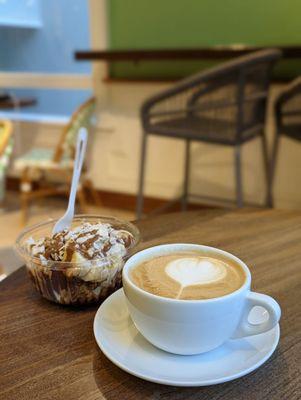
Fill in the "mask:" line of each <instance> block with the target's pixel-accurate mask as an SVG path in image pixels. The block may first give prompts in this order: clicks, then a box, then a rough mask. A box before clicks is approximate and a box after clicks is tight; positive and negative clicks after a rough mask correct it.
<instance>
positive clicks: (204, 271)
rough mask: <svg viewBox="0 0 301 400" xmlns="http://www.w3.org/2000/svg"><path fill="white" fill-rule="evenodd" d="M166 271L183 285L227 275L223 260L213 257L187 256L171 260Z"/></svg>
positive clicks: (214, 280) (217, 278) (199, 282)
mask: <svg viewBox="0 0 301 400" xmlns="http://www.w3.org/2000/svg"><path fill="white" fill-rule="evenodd" d="M165 272H166V274H167V275H169V277H170V278H172V279H174V280H175V281H177V282H178V283H179V284H180V285H181V287H182V288H183V287H186V286H191V285H201V284H207V283H212V282H216V281H218V280H220V279H223V278H224V277H225V275H226V267H225V265H224V264H223V262H219V261H218V260H216V259H211V258H199V257H198V258H197V257H189V258H188V257H185V258H179V259H177V260H173V261H171V262H169V263H168V264H167V266H166V268H165Z"/></svg>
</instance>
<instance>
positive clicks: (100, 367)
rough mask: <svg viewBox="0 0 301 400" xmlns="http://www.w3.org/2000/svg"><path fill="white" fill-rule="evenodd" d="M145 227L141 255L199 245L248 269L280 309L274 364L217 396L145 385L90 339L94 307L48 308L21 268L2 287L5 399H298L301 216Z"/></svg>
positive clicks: (180, 218)
mask: <svg viewBox="0 0 301 400" xmlns="http://www.w3.org/2000/svg"><path fill="white" fill-rule="evenodd" d="M138 225H139V227H140V229H141V231H142V234H143V239H144V240H143V242H142V243H141V244H140V248H144V247H148V246H151V245H155V244H159V243H168V242H194V243H202V244H207V245H212V246H217V247H221V248H222V249H225V250H228V251H230V252H233V253H234V254H236V255H237V256H238V257H240V258H242V259H243V260H244V261H246V263H247V264H248V265H249V266H250V269H251V271H252V273H253V288H254V289H255V290H256V291H260V292H264V293H267V294H269V295H271V296H273V297H275V298H276V299H277V300H278V301H279V303H280V304H281V307H282V312H283V316H282V319H281V339H280V344H279V347H278V348H277V350H276V352H275V353H274V355H273V356H272V357H271V359H270V360H269V361H268V362H267V363H266V364H264V365H263V366H262V367H261V368H259V369H258V370H257V371H255V372H253V373H251V374H250V375H247V376H245V377H243V378H241V379H238V380H235V381H232V382H228V383H225V384H221V385H216V386H210V387H205V388H204V387H203V388H175V387H170V386H162V385H157V384H153V383H149V382H145V381H143V380H141V379H139V378H135V377H133V376H131V375H128V374H127V373H125V372H123V371H121V370H120V369H119V368H117V367H116V366H115V365H113V364H112V363H111V362H110V361H109V360H108V359H106V357H105V356H104V355H103V354H102V353H101V351H100V350H99V349H98V347H97V345H96V343H95V340H94V337H93V331H92V322H93V318H94V314H95V311H96V307H92V308H91V307H90V308H81V309H73V308H68V307H62V306H59V305H55V304H52V303H50V302H47V301H46V300H43V299H41V298H40V297H39V296H38V295H37V294H36V293H35V292H34V290H33V289H32V287H31V285H30V282H29V280H28V279H27V276H26V274H25V269H24V267H23V268H21V269H19V270H18V271H16V272H15V273H13V274H12V275H11V276H9V277H8V278H7V279H5V280H4V281H3V282H2V283H1V284H0V399H1V400H4V399H5V400H12V399H14V400H21V399H24V400H35V399H39V400H60V399H64V400H69V399H72V400H77V399H82V400H98V399H110V400H113V399H117V400H126V399H138V400H140V399H143V400H144V399H152V400H163V399H164V400H167V399H174V400H181V399H183V400H184V399H185V400H189V399H202V400H209V399H210V400H215V399H216V400H217V399H219V400H221V399H222V400H227V399H231V400H233V399H247V400H252V399H256V400H262V399H269V400H277V399H279V400H280V399H281V400H297V399H300V398H301V385H300V383H301V378H300V372H301V371H300V365H301V357H300V347H301V346H300V328H301V318H300V316H301V307H300V293H301V284H300V272H301V213H297V212H284V211H272V210H261V211H258V210H257V211H254V210H250V211H239V212H229V211H222V210H220V211H208V212H207V211H206V212H205V211H199V212H192V213H185V214H180V213H177V214H168V215H165V216H158V217H156V218H152V219H148V220H145V221H142V222H139V223H138Z"/></svg>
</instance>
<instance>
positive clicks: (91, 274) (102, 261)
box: [26, 222, 134, 280]
mask: <svg viewBox="0 0 301 400" xmlns="http://www.w3.org/2000/svg"><path fill="white" fill-rule="evenodd" d="M133 240H134V238H133V236H132V234H131V233H130V232H128V231H125V230H121V229H115V228H113V227H112V226H111V225H110V224H106V223H101V222H99V223H96V224H91V223H89V222H83V223H82V224H81V225H79V226H77V227H75V228H73V229H70V230H67V229H66V230H64V231H61V232H58V233H56V234H55V235H52V236H49V237H48V236H46V237H43V238H40V239H38V240H34V239H33V238H32V237H31V238H29V239H28V240H27V242H26V248H27V250H28V252H29V253H30V254H31V255H32V256H34V257H37V258H39V259H40V261H41V264H42V265H47V262H48V261H58V262H60V261H62V262H70V263H71V265H72V263H80V264H81V265H80V268H78V267H76V266H75V267H74V268H72V267H70V268H68V272H67V271H66V274H67V275H72V276H79V277H81V278H82V279H84V280H99V279H103V278H104V276H103V275H104V274H105V272H104V271H101V270H100V268H99V267H100V266H102V267H103V268H102V269H105V268H110V266H112V265H114V266H116V265H117V266H119V264H120V265H121V264H122V258H123V257H124V256H125V255H126V253H127V249H128V248H129V247H131V245H132V243H133Z"/></svg>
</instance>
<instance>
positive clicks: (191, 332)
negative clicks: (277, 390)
mask: <svg viewBox="0 0 301 400" xmlns="http://www.w3.org/2000/svg"><path fill="white" fill-rule="evenodd" d="M181 251H205V252H206V254H207V255H208V254H210V256H212V257H214V256H215V257H218V256H221V257H223V259H226V260H227V259H228V260H230V261H231V260H232V261H234V262H236V263H237V264H239V265H240V266H241V268H242V269H243V270H244V271H245V274H246V280H245V283H244V284H243V285H242V286H241V287H240V288H239V289H237V290H235V291H234V292H232V293H230V294H227V295H225V296H222V297H217V298H213V299H207V300H178V299H171V298H166V297H160V296H157V295H154V294H151V293H149V292H146V291H144V290H142V289H141V288H139V287H138V286H136V285H135V284H134V283H133V282H132V280H131V277H130V271H131V270H132V269H133V268H134V267H136V266H137V265H139V264H140V263H142V262H144V261H147V260H149V259H152V258H155V257H158V256H160V255H164V254H170V253H174V252H181ZM122 280H123V289H124V293H125V296H126V300H127V305H128V309H129V313H130V315H131V318H132V320H133V322H134V324H135V326H136V327H137V329H138V330H139V331H140V333H141V334H142V335H143V336H144V337H145V338H146V339H147V340H148V341H149V342H151V343H152V344H153V345H154V346H156V347H158V348H160V349H162V350H165V351H168V352H170V353H175V354H186V355H188V354H199V353H204V352H206V351H210V350H213V349H215V348H216V347H218V346H220V345H221V344H223V343H224V342H225V341H227V340H228V339H230V338H231V339H235V338H242V337H245V336H251V335H257V334H259V333H263V332H266V331H268V330H270V329H272V328H273V327H274V326H275V325H277V323H278V321H279V319H280V315H281V310H280V307H279V305H278V303H277V302H276V301H275V300H274V299H273V298H272V297H270V296H267V295H265V294H261V293H256V292H252V291H251V290H250V287H251V273H250V271H249V269H248V267H247V266H246V264H245V263H244V262H243V261H241V260H240V259H239V258H237V257H235V256H234V255H232V254H230V253H227V252H225V251H223V250H220V249H216V248H214V247H208V246H202V245H197V244H182V243H180V244H166V245H161V246H155V247H151V248H148V249H145V250H142V251H140V252H138V253H136V254H135V255H133V256H132V257H131V258H129V260H128V261H127V262H126V264H125V266H124V268H123V273H122ZM255 306H261V307H264V308H265V310H266V311H267V312H268V315H269V318H268V320H267V321H265V322H262V323H260V324H256V325H254V324H252V323H250V322H249V321H248V316H249V314H250V311H251V310H252V308H253V307H255Z"/></svg>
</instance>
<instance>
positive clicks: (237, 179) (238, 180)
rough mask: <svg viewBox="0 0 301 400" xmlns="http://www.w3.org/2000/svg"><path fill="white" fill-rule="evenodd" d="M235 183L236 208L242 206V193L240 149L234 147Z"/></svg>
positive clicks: (238, 146)
mask: <svg viewBox="0 0 301 400" xmlns="http://www.w3.org/2000/svg"><path fill="white" fill-rule="evenodd" d="M234 158H235V183H236V204H237V207H238V208H241V207H242V206H243V192H242V190H243V189H242V171H241V147H240V145H237V146H235V154H234Z"/></svg>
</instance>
